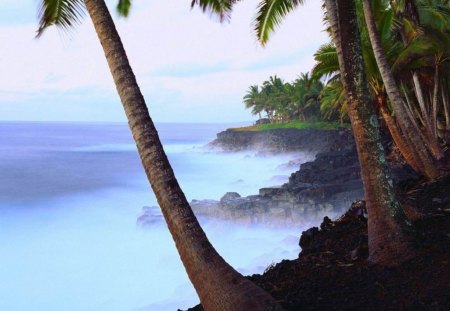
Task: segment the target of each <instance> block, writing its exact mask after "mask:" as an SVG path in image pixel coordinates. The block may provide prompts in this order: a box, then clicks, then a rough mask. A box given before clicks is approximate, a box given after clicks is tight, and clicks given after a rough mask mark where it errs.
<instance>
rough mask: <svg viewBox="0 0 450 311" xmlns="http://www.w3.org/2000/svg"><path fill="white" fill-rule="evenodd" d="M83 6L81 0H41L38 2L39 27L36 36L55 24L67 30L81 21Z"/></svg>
mask: <svg viewBox="0 0 450 311" xmlns="http://www.w3.org/2000/svg"><path fill="white" fill-rule="evenodd" d="M84 11H85V7H84V2H83V0H43V1H41V2H40V3H39V8H38V19H39V28H38V30H37V34H36V37H40V36H41V35H42V34H43V33H44V31H45V29H47V28H48V27H50V26H52V25H55V26H57V27H59V28H61V29H63V30H68V29H70V28H71V27H72V26H74V25H75V24H78V23H79V22H80V21H81V18H82V17H83V15H84Z"/></svg>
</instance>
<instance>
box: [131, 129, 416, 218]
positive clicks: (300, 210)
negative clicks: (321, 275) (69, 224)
mask: <svg viewBox="0 0 450 311" xmlns="http://www.w3.org/2000/svg"><path fill="white" fill-rule="evenodd" d="M210 146H213V147H215V148H220V149H221V150H225V151H230V152H235V151H242V150H259V151H261V152H270V153H276V152H278V153H280V152H287V151H290V152H295V151H301V152H305V151H306V152H311V153H316V156H315V159H314V160H313V161H311V162H305V163H303V164H301V165H300V167H299V168H298V170H297V171H295V172H294V173H292V174H291V176H290V177H289V181H288V182H287V183H285V184H283V185H274V186H273V187H268V188H261V189H259V193H258V194H254V195H249V196H246V197H243V196H241V195H240V194H239V193H237V192H228V193H226V194H224V195H223V197H222V198H221V199H220V200H192V201H191V202H190V205H191V207H192V209H193V210H194V212H195V213H196V215H197V216H199V217H202V216H204V217H212V218H216V219H222V220H233V221H234V222H241V223H246V224H264V225H266V226H274V227H277V226H286V225H295V226H299V225H302V224H305V223H310V222H311V221H315V220H318V219H322V218H323V217H324V216H329V217H331V218H334V217H338V216H340V215H342V214H343V213H344V212H345V211H346V210H347V209H348V207H349V206H350V205H351V204H352V202H354V201H357V200H360V199H362V198H363V197H364V192H363V185H362V181H361V175H360V168H359V162H358V157H357V152H356V147H355V143H354V140H353V135H352V133H351V130H349V129H343V128H342V129H335V130H320V129H274V130H265V131H242V130H232V129H228V130H226V131H223V132H220V133H218V134H217V138H216V139H215V140H214V141H213V142H211V143H210ZM393 163H396V166H393V165H391V170H392V173H393V177H394V181H395V182H397V183H398V182H400V181H402V180H406V179H411V178H414V177H416V176H415V174H414V173H413V172H412V171H411V170H408V169H407V168H406V167H405V166H403V165H398V163H397V162H395V161H394V162H393ZM152 219H153V220H154V213H153V211H152V209H151V208H144V210H143V213H142V215H141V216H140V217H139V218H138V224H139V225H142V226H145V225H148V224H150V223H151V222H152Z"/></svg>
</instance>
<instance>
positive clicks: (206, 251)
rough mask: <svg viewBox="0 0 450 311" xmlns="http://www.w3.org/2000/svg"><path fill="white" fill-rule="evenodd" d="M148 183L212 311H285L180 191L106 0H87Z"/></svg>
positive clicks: (178, 247) (201, 293)
mask: <svg viewBox="0 0 450 311" xmlns="http://www.w3.org/2000/svg"><path fill="white" fill-rule="evenodd" d="M85 4H86V8H87V10H88V12H89V15H90V17H91V19H92V22H93V24H94V28H95V31H96V32H97V35H98V37H99V39H100V42H101V45H102V47H103V50H104V53H105V56H106V59H107V62H108V65H109V68H110V70H111V74H112V76H113V78H114V82H115V84H116V88H117V91H118V93H119V96H120V99H121V101H122V104H123V107H124V109H125V113H126V116H127V118H128V124H129V126H130V129H131V132H132V134H133V137H134V139H135V141H136V145H137V148H138V151H139V155H140V157H141V161H142V165H143V167H144V170H145V173H146V174H147V177H148V180H149V181H150V184H151V186H152V188H153V191H154V192H155V195H156V198H157V200H158V203H159V205H160V207H161V210H162V212H163V215H164V218H165V220H166V222H167V225H168V227H169V230H170V232H171V234H172V236H173V239H174V241H175V244H176V247H177V249H178V252H179V254H180V257H181V260H182V262H183V264H184V266H185V268H186V271H187V274H188V276H189V278H190V280H191V282H192V283H193V285H194V287H195V289H196V291H197V293H198V295H199V297H200V301H201V303H202V304H203V306H204V308H205V309H206V310H230V311H231V310H280V309H281V308H280V307H279V306H278V304H277V303H276V302H275V300H274V299H273V298H272V297H271V296H270V295H269V294H267V293H266V292H265V291H263V290H262V289H260V288H259V287H257V286H256V285H254V284H253V283H252V282H250V281H249V280H247V279H246V278H244V277H243V276H242V275H241V274H239V273H238V272H237V271H235V270H234V269H233V268H232V267H231V266H229V265H228V264H227V263H226V262H225V260H224V259H223V258H222V257H221V256H220V255H219V254H218V253H217V252H216V250H215V249H214V248H213V246H212V245H211V243H210V242H209V241H208V239H207V237H206V235H205V233H204V232H203V230H202V228H201V227H200V225H199V223H198V221H197V219H196V217H195V215H194V214H193V212H192V210H191V208H190V206H189V204H188V202H187V200H186V197H185V196H184V194H183V192H182V190H181V189H180V187H179V185H178V182H177V180H176V178H175V175H174V173H173V171H172V168H171V166H170V164H169V162H168V160H167V156H166V154H165V153H164V150H163V147H162V145H161V142H160V140H159V137H158V133H157V131H156V129H155V127H154V125H153V122H152V120H151V118H150V116H149V113H148V109H147V106H146V104H145V101H144V98H143V96H142V94H141V92H140V89H139V86H138V85H137V82H136V78H135V76H134V74H133V71H132V69H131V67H130V64H129V62H128V59H127V56H126V53H125V50H124V48H123V45H122V42H121V40H120V37H119V34H118V33H117V31H116V28H115V26H114V22H113V20H112V18H111V16H110V14H109V12H108V9H107V7H106V5H105V2H104V0H85Z"/></svg>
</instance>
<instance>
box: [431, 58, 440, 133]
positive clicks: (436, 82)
mask: <svg viewBox="0 0 450 311" xmlns="http://www.w3.org/2000/svg"><path fill="white" fill-rule="evenodd" d="M433 82H434V87H433V99H432V102H431V103H432V105H431V107H432V112H433V113H432V115H431V123H432V126H433V134H434V137H435V138H436V139H437V137H438V131H437V121H438V120H437V109H438V96H439V66H438V65H436V66H435V67H434V81H433Z"/></svg>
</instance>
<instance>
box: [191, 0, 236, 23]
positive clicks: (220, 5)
mask: <svg viewBox="0 0 450 311" xmlns="http://www.w3.org/2000/svg"><path fill="white" fill-rule="evenodd" d="M237 2H239V0H192V2H191V8H193V7H195V6H199V7H200V9H201V10H202V11H203V12H208V13H209V14H210V15H211V16H218V17H219V21H220V22H224V21H229V20H230V18H231V11H232V9H233V6H234V5H235V4H236V3H237Z"/></svg>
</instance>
